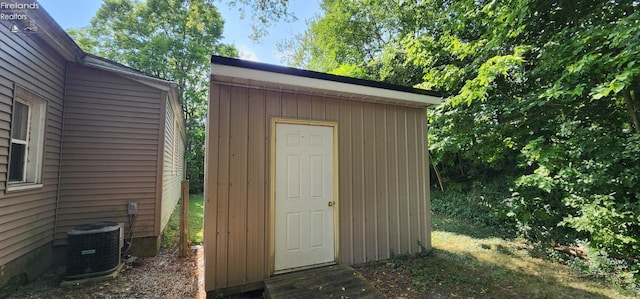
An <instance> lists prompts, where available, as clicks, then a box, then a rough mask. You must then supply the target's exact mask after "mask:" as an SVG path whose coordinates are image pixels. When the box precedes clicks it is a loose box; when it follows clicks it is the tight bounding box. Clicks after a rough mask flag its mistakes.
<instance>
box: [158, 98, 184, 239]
mask: <svg viewBox="0 0 640 299" xmlns="http://www.w3.org/2000/svg"><path fill="white" fill-rule="evenodd" d="M182 119H183V118H182V110H181V109H180V106H179V103H177V101H171V98H169V97H167V99H166V111H165V128H164V147H163V162H164V163H163V170H162V204H161V205H162V213H161V214H162V215H161V222H160V230H163V229H164V228H165V226H166V225H167V223H168V222H169V218H170V217H171V213H173V211H174V209H175V207H176V204H177V203H178V200H179V199H180V196H181V192H180V191H181V184H180V183H181V182H182V179H183V177H184V151H185V143H186V142H185V141H186V140H185V137H186V136H185V132H184V122H183V120H182Z"/></svg>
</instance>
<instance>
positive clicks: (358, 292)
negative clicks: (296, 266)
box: [264, 265, 385, 299]
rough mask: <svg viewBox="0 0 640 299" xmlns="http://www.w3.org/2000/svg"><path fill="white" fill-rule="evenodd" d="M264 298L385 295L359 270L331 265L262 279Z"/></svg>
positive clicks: (372, 296)
mask: <svg viewBox="0 0 640 299" xmlns="http://www.w3.org/2000/svg"><path fill="white" fill-rule="evenodd" d="M264 295H265V298H272V299H280V298H282V299H289V298H306V299H309V298H385V297H384V296H383V295H382V293H380V291H378V290H377V289H375V288H374V287H373V286H372V285H371V284H370V283H369V281H367V280H366V279H365V278H364V277H362V274H360V273H359V272H358V271H356V270H354V269H353V268H351V267H349V266H347V265H334V266H328V267H322V268H316V269H309V270H304V271H298V272H291V273H286V274H280V275H276V276H273V277H270V278H268V279H267V280H266V281H265V294H264Z"/></svg>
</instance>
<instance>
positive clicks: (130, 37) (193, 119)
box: [69, 0, 237, 192]
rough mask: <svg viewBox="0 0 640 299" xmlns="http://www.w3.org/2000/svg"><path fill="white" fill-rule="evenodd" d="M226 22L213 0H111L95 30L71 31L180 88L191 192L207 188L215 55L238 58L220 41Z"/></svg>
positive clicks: (94, 48)
mask: <svg viewBox="0 0 640 299" xmlns="http://www.w3.org/2000/svg"><path fill="white" fill-rule="evenodd" d="M223 24H224V22H223V20H222V18H221V17H220V14H219V13H218V10H217V9H216V7H215V6H214V5H213V1H209V0H187V1H183V0H169V1H167V0H147V1H136V0H105V1H104V3H103V4H102V6H101V7H100V9H99V10H98V12H97V13H96V16H94V17H93V19H92V20H91V25H90V26H89V27H87V28H82V29H72V30H70V31H69V34H70V35H71V36H72V37H74V39H75V40H76V41H77V42H78V44H79V45H80V46H81V47H82V48H83V49H84V50H85V51H87V52H90V53H94V54H96V55H99V56H102V57H105V58H109V59H111V60H114V61H117V62H119V63H122V64H125V65H128V66H131V67H133V68H136V69H139V70H142V71H144V72H146V73H148V74H151V75H153V76H157V77H160V78H164V79H167V80H172V81H174V82H175V83H176V84H177V85H178V93H179V96H180V99H181V101H182V109H183V114H184V116H185V120H186V125H187V149H186V163H187V179H188V180H189V181H190V185H189V186H190V189H191V190H190V191H191V192H202V190H203V174H204V165H203V163H204V158H203V157H204V152H203V151H204V130H205V126H204V119H205V117H206V113H207V106H206V103H207V94H208V84H209V82H208V73H209V59H210V55H211V54H212V53H215V54H221V55H225V56H231V57H235V56H237V50H236V49H235V48H234V47H233V46H230V45H226V44H221V43H220V42H219V40H220V39H221V37H222V28H223Z"/></svg>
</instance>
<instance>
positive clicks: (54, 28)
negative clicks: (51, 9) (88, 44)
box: [11, 0, 84, 62]
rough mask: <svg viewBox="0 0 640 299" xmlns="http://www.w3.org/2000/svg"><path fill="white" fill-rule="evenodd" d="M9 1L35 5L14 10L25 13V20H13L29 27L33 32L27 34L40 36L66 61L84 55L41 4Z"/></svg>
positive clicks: (21, 0) (28, 1)
mask: <svg viewBox="0 0 640 299" xmlns="http://www.w3.org/2000/svg"><path fill="white" fill-rule="evenodd" d="M11 3H16V4H23V5H34V4H36V5H37V7H38V8H37V9H22V10H14V11H13V12H17V13H20V14H25V15H27V19H26V20H21V21H14V23H16V24H18V25H19V26H20V27H21V28H20V29H22V28H25V27H27V26H29V27H31V28H32V29H33V30H34V32H33V33H31V34H29V35H32V36H33V37H34V38H40V39H41V40H43V41H44V42H45V43H46V44H47V45H49V46H50V47H51V48H52V49H53V50H54V51H55V52H57V53H58V54H59V55H60V56H62V57H63V58H64V59H65V60H68V61H74V62H76V61H79V60H80V59H82V57H83V56H84V52H83V51H82V49H80V47H79V46H78V45H77V44H76V43H75V42H74V41H73V39H71V37H69V35H68V34H67V33H66V32H65V31H64V29H62V27H60V25H58V23H56V21H55V20H54V19H53V18H52V17H51V16H50V15H49V13H47V11H46V10H45V9H43V8H42V5H40V4H39V3H37V2H35V1H33V0H31V1H30V0H12V1H11Z"/></svg>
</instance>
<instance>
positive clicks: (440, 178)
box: [429, 153, 444, 192]
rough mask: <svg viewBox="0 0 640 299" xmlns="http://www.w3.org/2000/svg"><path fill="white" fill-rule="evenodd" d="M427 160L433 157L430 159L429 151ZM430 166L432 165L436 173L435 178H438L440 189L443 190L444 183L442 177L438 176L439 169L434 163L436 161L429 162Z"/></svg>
mask: <svg viewBox="0 0 640 299" xmlns="http://www.w3.org/2000/svg"><path fill="white" fill-rule="evenodd" d="M429 161H433V159H431V153H429ZM431 166H432V167H433V170H434V171H435V173H436V178H438V184H439V185H440V191H442V192H444V185H443V184H442V177H441V176H440V171H439V170H438V166H437V165H436V163H433V162H432V163H431Z"/></svg>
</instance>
